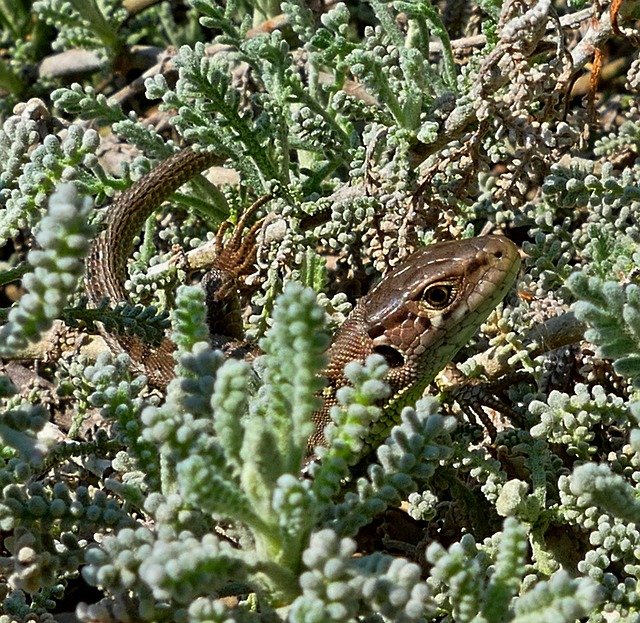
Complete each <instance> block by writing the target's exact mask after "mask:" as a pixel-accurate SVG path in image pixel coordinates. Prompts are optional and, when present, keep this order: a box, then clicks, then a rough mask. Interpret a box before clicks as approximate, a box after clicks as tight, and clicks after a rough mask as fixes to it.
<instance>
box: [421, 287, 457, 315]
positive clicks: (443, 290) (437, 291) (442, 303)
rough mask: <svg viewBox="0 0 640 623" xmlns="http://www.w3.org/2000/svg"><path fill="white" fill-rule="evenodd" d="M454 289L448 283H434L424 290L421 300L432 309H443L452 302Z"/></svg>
mask: <svg viewBox="0 0 640 623" xmlns="http://www.w3.org/2000/svg"><path fill="white" fill-rule="evenodd" d="M455 292H456V290H455V288H454V286H453V285H452V284H450V283H436V284H434V285H432V286H429V287H428V288H425V290H424V292H423V293H422V300H423V301H424V302H425V303H426V304H427V305H428V306H429V307H431V308H432V309H444V308H445V307H446V306H447V305H449V304H450V303H451V301H453V297H454V296H455Z"/></svg>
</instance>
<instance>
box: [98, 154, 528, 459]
mask: <svg viewBox="0 0 640 623" xmlns="http://www.w3.org/2000/svg"><path fill="white" fill-rule="evenodd" d="M220 162H221V159H220V158H219V157H217V156H216V155H215V154H213V153H211V152H207V151H196V150H194V149H193V148H192V147H185V148H183V149H182V150H181V151H178V152H176V153H175V154H174V155H172V156H170V157H169V158H167V159H166V160H164V161H162V162H161V163H160V164H159V165H158V166H157V167H155V168H153V169H152V170H151V171H150V172H149V173H147V174H146V175H145V176H143V177H142V178H140V179H139V180H138V181H136V182H135V183H134V184H133V185H132V186H131V187H129V189H127V190H126V191H124V192H123V193H121V194H120V195H119V196H117V197H116V199H115V201H114V202H113V204H112V206H111V207H110V209H109V212H108V214H107V223H106V227H105V228H104V230H103V231H102V232H101V233H100V234H99V235H98V237H97V238H96V240H95V241H94V243H93V245H92V247H91V250H90V252H89V255H88V257H87V260H86V288H87V292H88V295H89V298H90V300H91V301H92V303H93V304H94V305H98V304H99V303H100V302H101V301H102V300H103V299H105V298H108V299H110V300H111V302H112V303H114V302H117V301H121V300H126V299H127V294H126V292H125V290H124V286H123V283H124V279H125V274H126V263H127V260H128V258H129V256H130V254H131V252H132V249H133V240H134V237H135V236H136V235H137V234H138V233H139V232H140V230H141V229H142V226H143V224H144V221H145V220H146V218H147V217H148V216H149V215H150V214H152V213H153V211H155V210H156V209H157V208H158V207H159V206H160V205H161V204H162V203H163V202H164V201H165V200H166V199H167V198H168V197H169V196H170V195H171V194H172V193H173V192H174V191H176V190H177V189H178V188H179V187H180V186H182V185H183V184H184V183H186V182H188V181H189V180H190V179H191V178H193V177H194V176H195V175H197V174H198V173H200V172H201V171H203V170H205V169H207V168H209V167H210V166H213V165H214V164H218V163H220ZM245 224H246V222H245V219H241V221H240V222H239V223H238V225H237V227H236V232H237V233H234V236H232V244H231V245H229V246H228V247H226V248H222V247H219V257H217V258H216V260H215V264H214V266H213V272H212V273H211V274H210V275H213V276H205V278H204V279H203V281H204V287H205V289H208V290H209V292H208V295H207V304H208V305H213V306H220V309H222V310H223V313H222V315H223V316H224V317H225V322H224V323H220V322H219V320H218V321H216V322H217V324H216V326H215V327H214V328H213V329H211V328H210V331H211V333H212V334H213V335H214V337H215V338H216V344H215V345H216V346H223V347H226V346H229V345H230V351H234V350H235V349H236V348H237V345H238V343H241V342H242V335H241V328H239V327H240V326H241V321H240V316H239V314H240V310H239V308H238V306H237V305H235V303H231V304H229V302H228V299H230V300H232V301H233V298H234V297H233V295H234V293H235V291H236V290H237V288H238V287H239V283H240V281H241V279H242V277H243V276H244V275H245V274H246V271H247V269H248V268H249V267H250V265H251V264H252V263H253V261H254V260H255V244H254V243H255V240H256V233H257V228H258V225H259V222H258V223H255V224H254V225H253V226H252V227H250V228H249V229H248V231H247V232H244V233H243V228H244V225H245ZM519 267H520V255H519V251H518V248H517V247H516V245H515V244H514V243H513V242H511V241H510V240H509V239H508V238H506V237H503V236H497V235H489V236H481V237H478V238H470V239H464V240H452V241H445V242H437V243H433V244H431V245H429V246H428V247H424V248H421V249H418V250H417V251H415V252H414V253H413V254H411V255H409V256H408V257H406V258H405V259H404V260H403V261H402V262H400V263H399V264H398V265H396V266H395V267H394V268H393V269H391V270H390V271H389V272H388V273H387V275H386V276H385V277H384V278H382V279H381V280H380V281H379V282H378V284H377V285H376V286H374V287H373V289H372V290H371V291H370V292H369V293H368V294H367V295H365V296H364V297H361V299H360V300H359V301H358V303H357V304H356V305H355V307H354V309H353V310H352V312H351V314H350V315H349V316H348V318H347V320H346V321H345V322H344V324H343V325H342V327H341V328H340V329H339V330H338V331H337V333H336V335H335V336H334V338H333V341H332V343H331V346H330V347H329V350H328V353H327V357H328V364H327V366H326V368H325V370H324V373H323V374H324V376H325V377H326V378H327V386H326V387H325V389H324V391H323V393H322V397H323V398H324V405H323V407H322V408H321V409H319V410H318V411H316V412H315V413H314V414H313V420H314V424H315V432H314V433H313V435H312V436H311V437H310V439H309V442H308V454H312V453H313V448H314V447H315V446H317V445H325V444H326V442H325V439H324V435H323V430H324V428H325V426H326V424H328V423H329V422H330V419H331V418H330V410H331V407H332V406H333V405H334V404H336V403H337V399H336V391H337V390H338V389H339V388H340V387H342V386H344V385H346V384H347V380H346V379H345V376H344V366H345V364H347V363H348V362H349V361H352V360H359V361H362V362H364V360H365V359H366V357H367V356H368V355H370V354H372V353H378V354H381V355H382V356H383V357H384V358H385V360H386V361H387V363H388V365H389V371H388V373H387V376H386V380H387V382H388V383H389V385H390V387H391V394H390V397H389V398H388V399H387V400H386V402H385V404H384V405H382V413H383V416H382V418H381V420H380V421H379V422H378V423H377V425H376V428H375V430H372V431H371V432H370V436H369V438H368V440H367V445H372V444H375V443H376V441H377V440H380V441H381V440H382V439H384V437H385V436H386V435H385V433H386V432H387V431H388V430H389V429H390V428H391V426H392V425H393V424H395V423H396V422H397V421H398V420H399V413H400V411H401V408H402V407H403V406H404V405H405V404H409V403H410V402H411V401H412V400H415V399H417V398H418V397H419V396H420V395H421V394H422V392H423V391H424V389H425V388H426V386H427V385H428V384H429V383H431V381H432V380H433V379H434V377H435V376H436V374H437V373H438V372H439V371H440V370H441V369H442V368H443V367H444V365H445V364H447V363H448V362H449V361H451V359H452V358H453V357H454V356H455V354H456V353H457V352H458V351H459V350H460V349H461V348H462V347H463V346H464V345H465V344H466V342H467V341H468V340H469V339H470V338H471V336H472V335H473V333H475V331H476V330H477V329H478V327H479V326H480V324H481V323H482V322H483V321H484V320H485V319H486V318H487V316H488V315H489V314H490V313H491V311H492V310H493V309H494V308H495V307H496V306H497V305H498V303H499V302H500V301H502V299H503V298H504V297H505V296H506V294H507V292H508V291H509V289H510V288H511V286H512V284H513V282H514V281H515V278H516V276H517V274H518V271H519ZM216 289H217V291H218V292H224V296H222V295H219V294H217V293H216V291H215V290H216ZM220 316H221V314H220V310H219V309H216V310H215V311H212V310H211V309H209V310H208V318H218V319H219V318H220ZM212 322H214V321H211V322H210V324H211V323H212ZM225 326H226V327H230V330H229V331H228V332H227V333H228V334H227V335H222V336H221V335H220V332H221V331H224V329H225ZM101 333H102V335H103V337H104V339H105V341H106V342H107V345H108V346H109V348H110V349H111V350H112V351H115V352H127V353H128V354H129V355H130V357H131V359H132V364H133V367H134V368H135V369H137V370H138V371H140V372H142V373H143V374H145V375H146V376H147V378H148V379H149V382H150V384H151V385H153V386H156V387H160V388H162V387H164V386H166V384H167V383H168V382H169V381H170V380H171V379H172V378H173V376H174V372H173V366H174V360H173V357H172V352H173V350H174V348H175V347H174V344H173V342H172V341H171V339H170V338H168V337H165V338H164V339H163V340H162V342H161V344H160V345H159V346H158V347H151V346H149V345H147V344H145V343H144V342H142V340H140V339H139V338H136V337H133V336H116V335H112V334H110V333H108V332H106V331H105V330H104V329H103V330H101ZM240 352H241V355H240V356H242V353H246V352H247V351H246V348H245V349H241V350H240Z"/></svg>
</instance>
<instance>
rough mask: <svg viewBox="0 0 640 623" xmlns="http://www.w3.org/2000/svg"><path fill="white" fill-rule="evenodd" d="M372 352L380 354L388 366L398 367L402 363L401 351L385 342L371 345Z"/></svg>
mask: <svg viewBox="0 0 640 623" xmlns="http://www.w3.org/2000/svg"><path fill="white" fill-rule="evenodd" d="M373 352H374V353H377V354H378V355H382V356H383V357H384V358H385V361H386V362H387V365H388V366H389V367H390V368H399V367H400V366H403V365H404V357H403V356H402V353H401V352H400V351H399V350H397V349H395V348H393V346H389V345H387V344H380V345H378V346H374V347H373Z"/></svg>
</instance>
